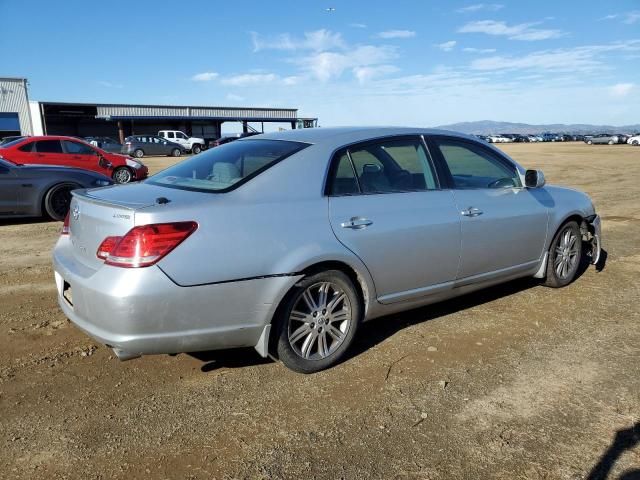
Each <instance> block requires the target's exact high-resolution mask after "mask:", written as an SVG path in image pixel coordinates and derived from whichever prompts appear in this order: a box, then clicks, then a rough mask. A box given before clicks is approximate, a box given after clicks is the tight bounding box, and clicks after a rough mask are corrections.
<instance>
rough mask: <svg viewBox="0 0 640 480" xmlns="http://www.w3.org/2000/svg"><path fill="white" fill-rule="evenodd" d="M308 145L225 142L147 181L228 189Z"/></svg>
mask: <svg viewBox="0 0 640 480" xmlns="http://www.w3.org/2000/svg"><path fill="white" fill-rule="evenodd" d="M307 146H308V144H306V143H299V142H288V141H282V140H244V141H237V142H231V143H226V144H224V145H221V146H219V147H214V148H212V149H210V150H207V151H206V152H204V153H201V154H199V155H196V156H194V157H191V158H190V159H188V160H185V161H184V162H181V163H178V164H177V165H174V166H173V167H169V168H167V169H166V170H163V171H162V172H160V173H158V174H157V175H154V176H153V177H152V178H150V179H149V180H147V182H148V183H152V184H154V185H161V186H165V187H172V188H180V189H184V190H195V191H203V192H227V191H229V190H233V189H234V188H236V187H238V186H239V185H241V184H242V183H245V182H247V181H248V180H250V179H251V178H253V177H255V176H257V175H259V174H260V173H262V172H263V171H265V170H267V169H268V168H269V167H271V166H272V165H274V164H276V163H277V162H279V161H280V160H283V159H285V158H287V157H288V156H290V155H293V154H294V153H296V152H299V151H300V150H302V149H303V148H305V147H307Z"/></svg>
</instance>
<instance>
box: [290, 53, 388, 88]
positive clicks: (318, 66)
mask: <svg viewBox="0 0 640 480" xmlns="http://www.w3.org/2000/svg"><path fill="white" fill-rule="evenodd" d="M396 56H397V54H396V50H395V48H392V47H388V46H382V47H377V46H373V45H361V46H359V47H355V48H353V49H350V50H348V51H346V52H344V53H341V52H319V53H314V54H312V55H310V56H308V57H304V58H298V59H295V60H294V62H295V63H298V64H299V65H301V66H302V68H303V70H305V71H306V72H307V73H308V74H310V75H311V76H312V77H314V78H316V79H318V80H320V81H323V82H326V81H328V80H331V79H332V78H338V77H340V76H341V75H342V73H343V72H344V71H345V70H353V69H355V68H358V67H368V66H373V65H382V64H387V62H388V61H389V60H391V59H393V58H395V57H396Z"/></svg>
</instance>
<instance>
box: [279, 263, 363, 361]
mask: <svg viewBox="0 0 640 480" xmlns="http://www.w3.org/2000/svg"><path fill="white" fill-rule="evenodd" d="M281 307H282V308H280V309H279V312H278V314H277V318H276V319H275V322H276V326H277V330H276V332H277V338H276V350H277V354H278V357H279V359H280V360H281V361H282V363H284V364H285V366H286V367H288V368H290V369H291V370H294V371H296V372H299V373H314V372H318V371H320V370H324V369H326V368H329V367H331V366H333V365H335V364H336V363H338V362H339V361H340V360H341V359H342V358H343V357H344V355H345V353H346V352H347V350H348V349H349V346H350V345H351V343H352V342H353V339H354V337H355V335H356V332H357V330H358V326H359V325H360V322H361V320H362V312H363V310H362V302H361V299H360V295H359V294H358V292H357V290H356V288H355V286H354V284H353V282H352V281H351V280H350V279H349V277H348V276H347V275H345V274H344V273H343V272H341V271H339V270H327V271H324V272H320V273H317V274H315V275H311V276H309V277H306V278H304V279H303V280H301V281H300V282H299V283H298V284H297V285H296V286H295V287H294V288H293V289H292V290H291V291H290V292H289V294H288V296H287V297H286V298H285V300H284V304H283V305H282V306H281Z"/></svg>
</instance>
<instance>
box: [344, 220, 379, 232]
mask: <svg viewBox="0 0 640 480" xmlns="http://www.w3.org/2000/svg"><path fill="white" fill-rule="evenodd" d="M372 224H373V222H372V221H371V220H369V219H368V218H362V217H351V218H350V219H349V221H347V222H342V223H341V224H340V226H341V227H342V228H351V229H352V230H361V229H363V228H367V227H368V226H369V225H372Z"/></svg>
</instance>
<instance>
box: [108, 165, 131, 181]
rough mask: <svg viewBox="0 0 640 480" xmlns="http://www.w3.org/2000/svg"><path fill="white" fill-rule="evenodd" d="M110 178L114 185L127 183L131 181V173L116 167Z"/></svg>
mask: <svg viewBox="0 0 640 480" xmlns="http://www.w3.org/2000/svg"><path fill="white" fill-rule="evenodd" d="M112 178H113V181H114V182H116V183H120V184H123V183H129V182H131V181H132V180H133V173H131V170H129V169H128V168H127V167H118V168H116V169H115V170H114V172H113V175H112Z"/></svg>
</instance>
